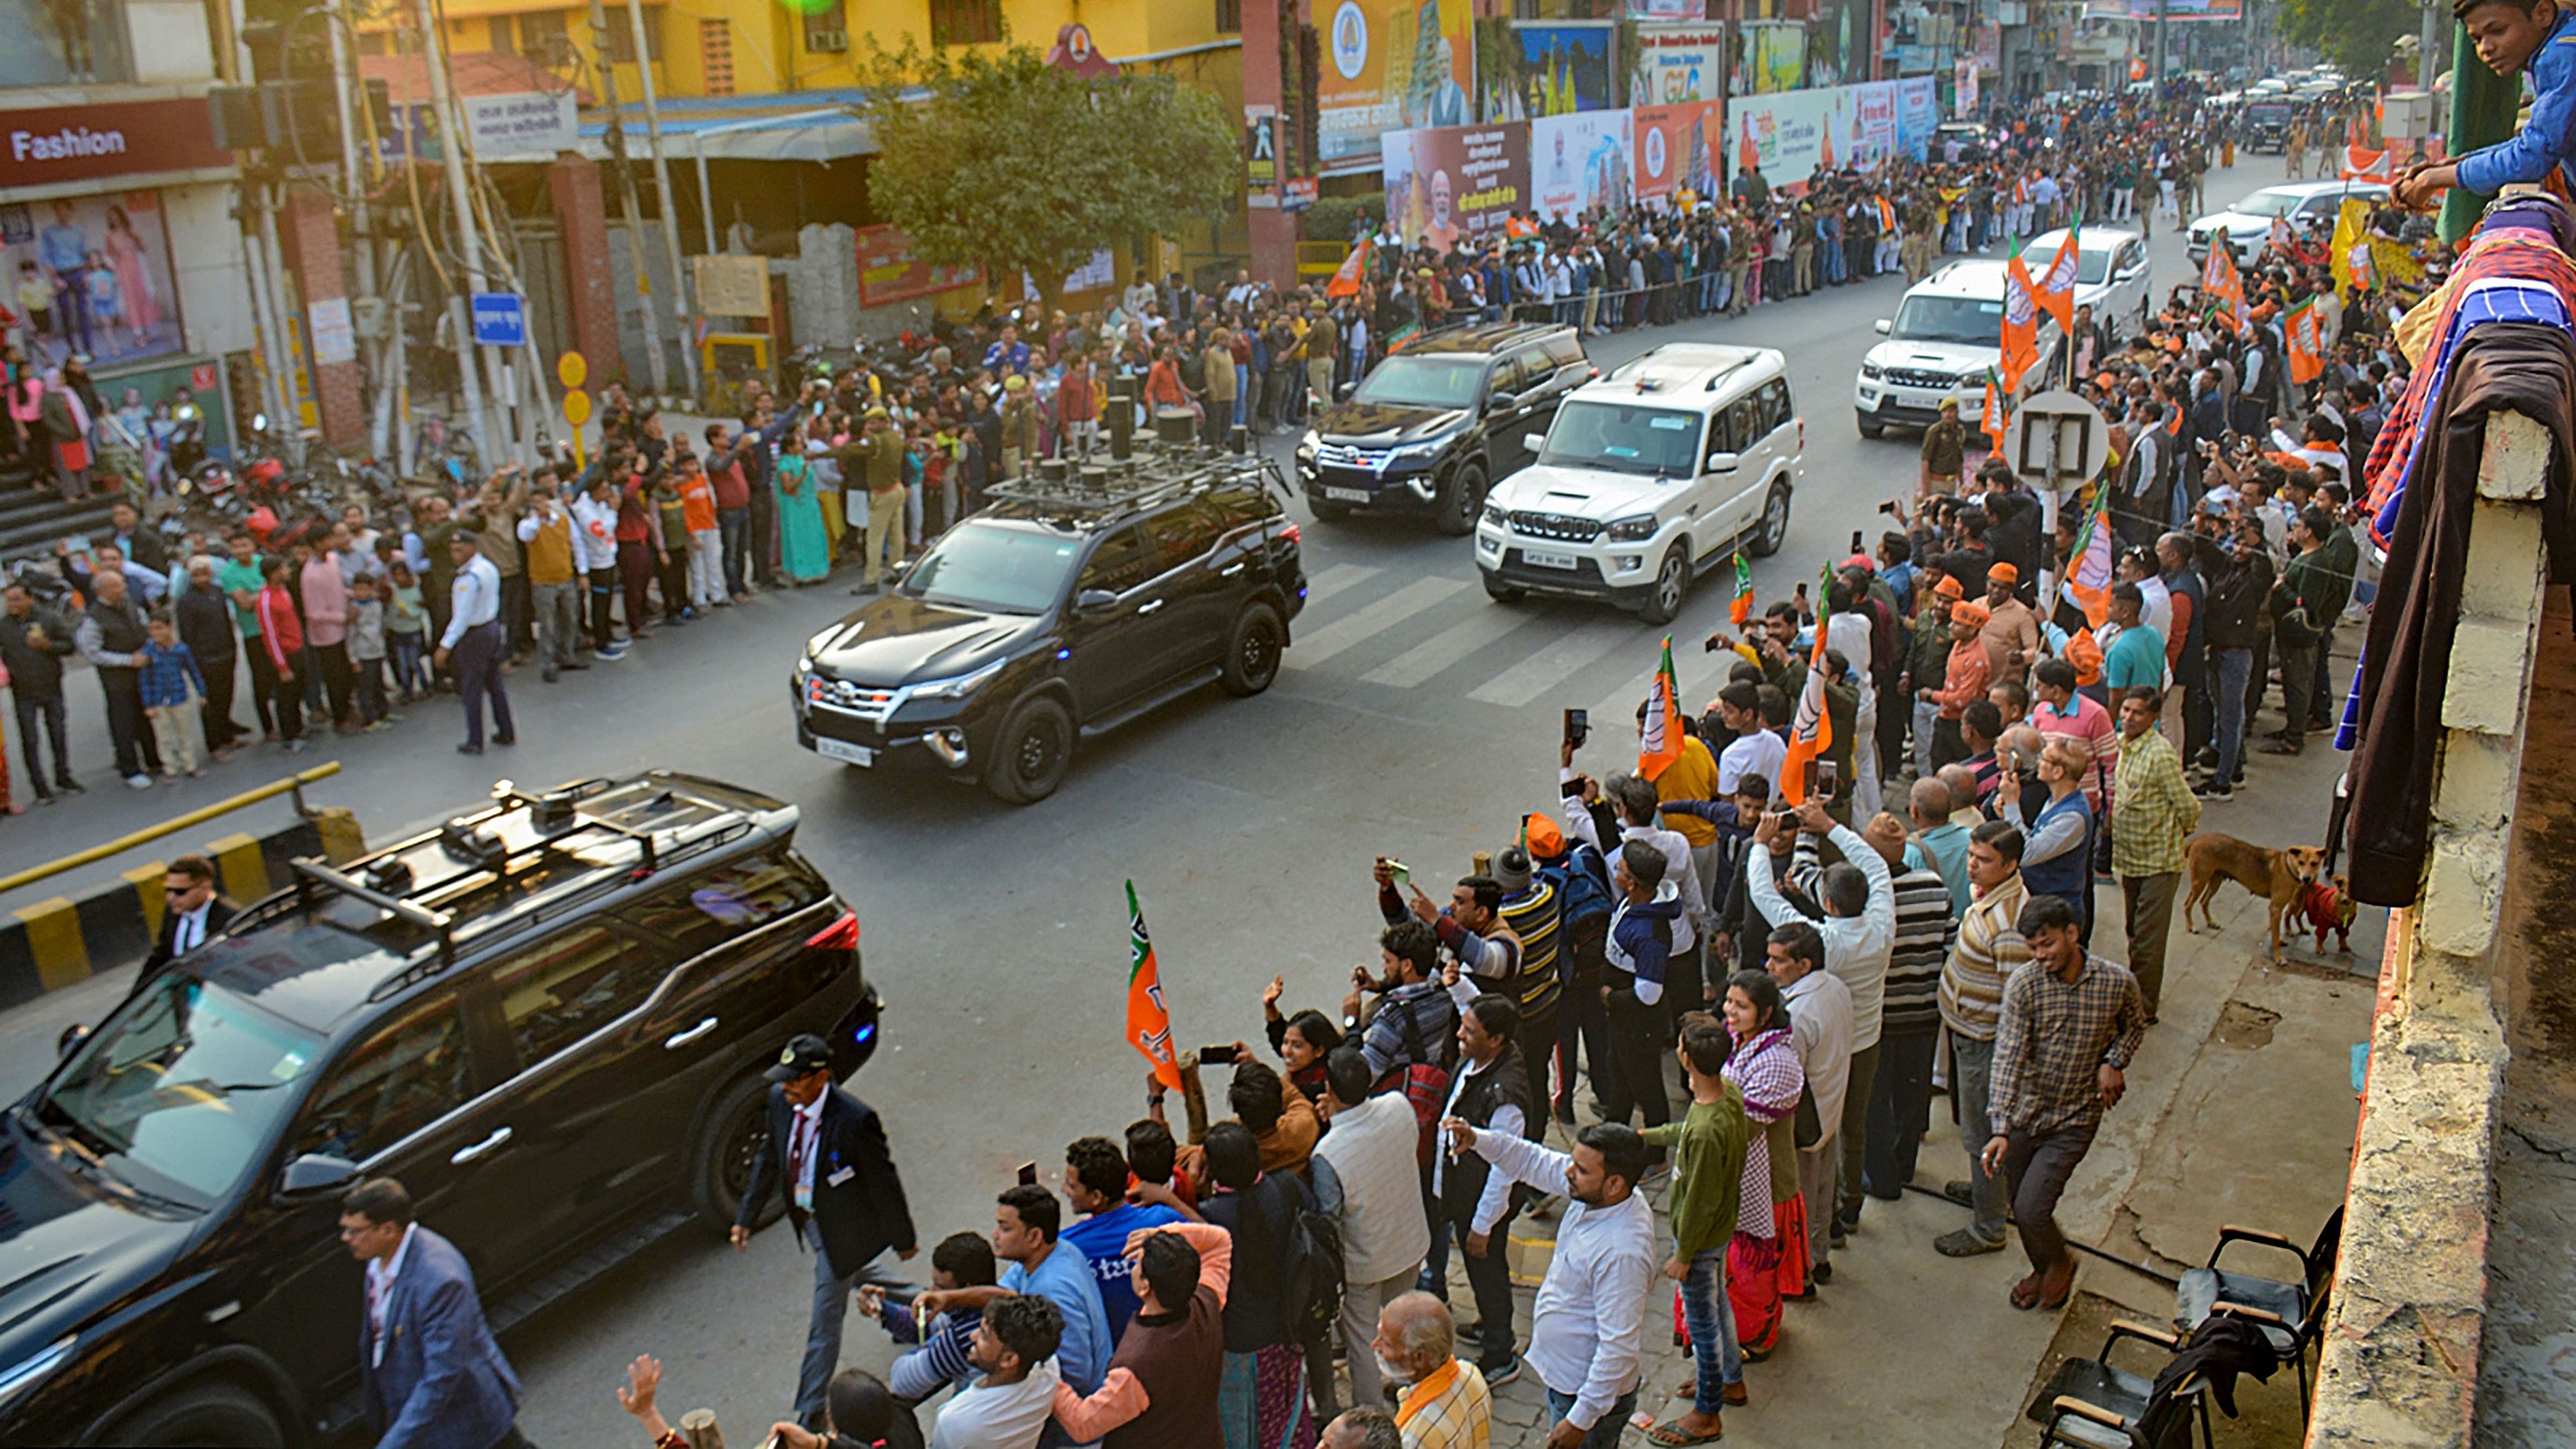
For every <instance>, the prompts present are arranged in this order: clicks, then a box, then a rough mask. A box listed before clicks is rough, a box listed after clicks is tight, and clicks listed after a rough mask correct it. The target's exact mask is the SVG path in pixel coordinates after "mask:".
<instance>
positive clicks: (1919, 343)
mask: <svg viewBox="0 0 2576 1449" xmlns="http://www.w3.org/2000/svg"><path fill="white" fill-rule="evenodd" d="M2106 255H2107V253H2106ZM2023 257H2024V260H2025V261H2027V262H2029V263H2030V264H2031V265H2034V266H2045V265H2047V259H2046V258H2045V257H2036V256H2034V254H2032V253H2028V252H2025V253H2024V254H2023ZM2005 265H2006V264H2005V263H2003V262H1999V261H1992V260H1986V259H1972V260H1968V261H1960V262H1952V263H1950V264H1949V265H1948V266H1946V267H1943V268H1942V269H1941V270H1939V271H1937V272H1934V273H1933V274H1932V275H1931V276H1928V277H1926V278H1924V279H1923V280H1922V281H1920V282H1917V283H1915V284H1914V285H1913V286H1912V287H1910V288H1907V289H1906V293H1905V300H1904V301H1902V302H1900V303H1898V304H1897V307H1896V317H1895V319H1894V320H1893V321H1890V320H1887V319H1881V320H1880V321H1879V323H1878V330H1879V331H1880V332H1881V333H1883V334H1885V335H1886V337H1887V340H1886V341H1885V342H1881V343H1879V344H1878V345H1876V346H1875V347H1872V348H1870V350H1869V351H1868V353H1867V354H1866V355H1864V356H1863V357H1862V358H1861V363H1860V376H1859V377H1858V378H1856V379H1855V380H1854V381H1853V383H1852V410H1853V412H1854V413H1855V414H1857V415H1858V417H1859V420H1860V435H1861V436H1862V437H1864V438H1875V437H1877V436H1878V435H1880V434H1881V433H1884V432H1886V431H1887V430H1888V428H1890V427H1891V426H1893V427H1907V428H1922V427H1929V426H1931V425H1932V424H1933V423H1936V422H1938V421H1940V418H1941V404H1943V403H1945V402H1955V403H1957V404H1958V405H1959V420H1960V421H1961V422H1964V423H1966V424H1967V425H1968V427H1969V429H1970V430H1971V431H1974V430H1975V428H1976V426H1977V421H1978V419H1979V418H1980V417H1982V416H1983V415H1984V411H1985V404H1986V373H1987V371H1988V370H1989V369H1992V368H1994V367H1997V366H1999V365H2001V364H2002V362H2003V326H2004V268H2005ZM2038 323H2039V355H2040V357H2041V358H2043V359H2054V358H2055V357H2056V355H2057V343H2058V329H2057V319H2056V318H2055V317H2052V316H2050V315H2049V314H2048V313H2046V312H2041V313H2040V314H2039V316H2038ZM2051 375H2052V372H2051V369H2050V368H2048V367H2036V368H2033V369H2031V375H2030V377H2029V378H2027V379H2026V380H2025V381H2024V382H2023V384H2022V385H2023V387H2024V389H2025V390H2030V389H2035V388H2037V387H2040V386H2044V385H2046V379H2047V378H2048V377H2049V376H2051Z"/></svg>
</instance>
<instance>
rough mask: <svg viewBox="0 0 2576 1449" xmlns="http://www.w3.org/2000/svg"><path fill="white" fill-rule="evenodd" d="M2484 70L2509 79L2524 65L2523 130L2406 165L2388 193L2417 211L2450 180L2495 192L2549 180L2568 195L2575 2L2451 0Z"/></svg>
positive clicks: (2575, 90) (2575, 75) (2574, 142)
mask: <svg viewBox="0 0 2576 1449" xmlns="http://www.w3.org/2000/svg"><path fill="white" fill-rule="evenodd" d="M2451 14H2452V16H2453V17H2454V18H2456V19H2457V20H2458V21H2459V22H2460V25H2461V27H2462V28H2463V29H2465V30H2466V31H2467V32H2468V36H2469V43H2470V44H2471V45H2474V46H2476V47H2477V52H2478V59H2479V60H2480V61H2483V62H2484V63H2485V64H2486V68H2487V69H2489V70H2491V71H2494V72H2495V73H2496V74H2497V75H2499V76H2502V77H2504V78H2506V79H2508V80H2510V79H2512V78H2514V77H2516V76H2519V75H2521V74H2523V73H2524V72H2526V71H2528V72H2529V73H2530V77H2531V93H2532V102H2531V119H2530V121H2528V122H2527V123H2525V124H2524V126H2523V128H2522V130H2521V131H2520V132H2518V133H2516V134H2515V135H2513V136H2511V137H2509V138H2508V139H2506V140H2503V141H2499V142H2497V143H2496V144H2495V145H2492V146H2481V147H2479V148H2478V149H2477V150H2475V151H2472V152H2470V153H2469V154H2467V155H2466V156H2462V157H2460V158H2459V159H2457V160H2455V161H2446V162H2443V163H2442V164H2440V165H2438V166H2436V165H2429V164H2419V165H2416V166H2411V167H2408V168H2407V170H2406V174H2405V175H2403V176H2400V177H2398V178H2397V185H2396V188H2395V189H2394V190H2393V191H2392V192H2391V195H2390V199H2391V200H2393V201H2395V202H2396V203H2397V204H2398V205H2399V206H2402V207H2405V208H2407V209H2408V210H2421V209H2422V208H2424V207H2427V206H2430V205H2432V204H2433V203H2434V202H2436V201H2438V200H2440V199H2441V195H2442V193H2443V192H2444V191H2447V190H2449V189H2450V188H2451V187H2454V186H2461V187H2466V188H2467V189H2468V190H2470V191H2473V192H2475V193H2477V194H2478V195H2480V196H2487V197H2492V196H2494V195H2496V194H2497V193H2499V192H2501V191H2503V190H2504V188H2505V187H2507V186H2509V185H2512V184H2514V183H2516V182H2542V183H2554V185H2553V187H2552V189H2554V190H2556V191H2557V192H2558V194H2559V195H2561V196H2564V195H2566V194H2567V190H2566V187H2567V184H2568V182H2569V180H2570V178H2569V177H2568V176H2567V174H2566V172H2565V170H2564V169H2563V168H2564V167H2565V166H2566V163H2567V160H2568V157H2569V153H2570V151H2571V149H2576V8H2571V7H2569V6H2567V5H2563V4H2561V3H2559V0H2451Z"/></svg>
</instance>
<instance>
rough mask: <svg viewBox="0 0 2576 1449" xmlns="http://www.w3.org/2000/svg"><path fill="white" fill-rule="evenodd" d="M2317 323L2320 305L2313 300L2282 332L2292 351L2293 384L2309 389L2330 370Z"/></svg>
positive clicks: (2295, 314)
mask: <svg viewBox="0 0 2576 1449" xmlns="http://www.w3.org/2000/svg"><path fill="white" fill-rule="evenodd" d="M2323 330H2324V329H2323V328H2322V326H2321V325H2320V324H2319V323H2318V321H2317V304H2316V299H2315V298H2313V297H2312V298H2310V299H2308V300H2307V301H2305V302H2301V303H2300V304H2299V307H2298V310H2297V311H2295V312H2292V313H2291V314H2290V318H2289V325H2288V326H2286V327H2284V328H2283V329H2282V335H2283V337H2284V338H2285V340H2286V344H2287V347H2288V350H2289V354H2290V356H2289V362H2290V381H2291V382H2293V383H2296V384H2298V385H2299V386H2301V387H2305V386H2306V385H2308V384H2309V383H2312V382H2314V381H2316V380H2317V374H2319V373H2321V372H2324V371H2325V370H2326V358H2325V338H2324V337H2323V336H2322V335H2321V334H2322V332H2323Z"/></svg>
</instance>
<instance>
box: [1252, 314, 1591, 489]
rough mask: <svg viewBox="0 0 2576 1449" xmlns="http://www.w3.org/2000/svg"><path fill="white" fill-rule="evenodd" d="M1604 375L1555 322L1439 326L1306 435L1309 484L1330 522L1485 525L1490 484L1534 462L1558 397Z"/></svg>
mask: <svg viewBox="0 0 2576 1449" xmlns="http://www.w3.org/2000/svg"><path fill="white" fill-rule="evenodd" d="M1596 375H1598V369H1596V368H1594V367H1593V366H1592V364H1591V363H1590V362H1589V361H1587V360H1586V359H1585V358H1584V355H1583V339H1582V337H1581V336H1580V335H1578V334H1577V333H1576V332H1575V330H1574V329H1573V328H1571V327H1565V326H1559V325H1556V324H1552V323H1529V322H1520V323H1485V324H1479V325H1476V326H1472V327H1455V328H1449V329H1446V330H1443V331H1440V332H1434V333H1432V334H1430V335H1429V336H1427V337H1421V338H1417V339H1415V340H1414V341H1412V342H1411V343H1408V344H1407V345H1406V346H1405V348H1404V350H1403V351H1401V352H1397V353H1394V354H1392V355H1391V356H1389V357H1387V358H1386V359H1385V360H1384V361H1381V362H1380V363H1378V365H1377V366H1376V367H1374V368H1371V369H1370V370H1369V374H1368V376H1367V377H1365V378H1363V379H1361V380H1360V385H1359V387H1358V388H1357V389H1356V390H1354V391H1353V392H1352V393H1351V395H1350V398H1349V399H1348V400H1347V401H1345V402H1342V403H1339V404H1337V405H1335V406H1333V407H1330V408H1326V409H1325V410H1324V411H1323V413H1322V414H1321V415H1319V416H1318V417H1317V418H1316V419H1315V425H1314V426H1313V427H1311V428H1309V429H1307V430H1306V435H1305V437H1304V438H1302V439H1300V440H1299V442H1298V444H1297V481H1298V484H1299V486H1300V487H1302V488H1304V490H1305V493H1306V501H1307V502H1308V503H1309V504H1310V505H1311V506H1312V507H1313V508H1314V510H1315V516H1316V517H1317V518H1319V519H1322V520H1325V521H1327V522H1330V521H1333V520H1337V519H1341V518H1344V517H1347V516H1348V515H1349V514H1350V513H1351V512H1352V511H1354V510H1356V509H1379V510H1385V511H1389V512H1400V513H1427V514H1429V515H1430V516H1431V519H1432V522H1433V523H1434V524H1435V525H1437V526H1438V528H1439V529H1440V531H1441V532H1443V533H1451V534H1463V533H1466V532H1467V531H1469V530H1470V529H1472V528H1474V527H1475V526H1476V515H1477V512H1478V511H1479V510H1481V509H1482V508H1483V507H1484V506H1485V490H1486V489H1487V488H1488V487H1489V486H1491V484H1492V482H1493V480H1494V479H1496V478H1500V477H1502V476H1503V475H1504V474H1506V473H1509V472H1511V471H1512V470H1513V469H1515V468H1519V467H1522V466H1524V465H1526V464H1527V463H1528V462H1529V454H1528V453H1527V452H1526V451H1525V450H1523V449H1522V447H1521V445H1520V440H1521V438H1522V437H1523V436H1524V435H1526V434H1529V433H1544V432H1546V431H1547V425H1548V423H1549V421H1550V420H1551V419H1553V418H1554V417H1555V416H1556V407H1557V404H1558V403H1560V402H1562V401H1564V399H1565V395H1566V394H1567V393H1569V392H1571V391H1573V390H1574V389H1575V388H1576V387H1578V386H1581V385H1582V384H1583V383H1585V382H1587V381H1589V380H1591V379H1592V378H1593V377H1594V376H1596Z"/></svg>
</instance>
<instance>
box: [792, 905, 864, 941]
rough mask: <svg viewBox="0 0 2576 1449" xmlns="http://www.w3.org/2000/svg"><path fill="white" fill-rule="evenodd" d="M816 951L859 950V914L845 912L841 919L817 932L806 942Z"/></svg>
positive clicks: (842, 913)
mask: <svg viewBox="0 0 2576 1449" xmlns="http://www.w3.org/2000/svg"><path fill="white" fill-rule="evenodd" d="M805 944H806V946H807V947H808V948H809V949H811V950H816V951H855V950H857V949H859V913H858V912H856V911H843V912H841V918H840V919H839V920H837V921H834V922H833V923H832V924H830V925H828V926H825V927H824V928H823V929H821V930H819V931H817V932H815V933H814V934H813V936H812V937H811V938H810V939H808V940H807V941H806V942H805Z"/></svg>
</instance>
